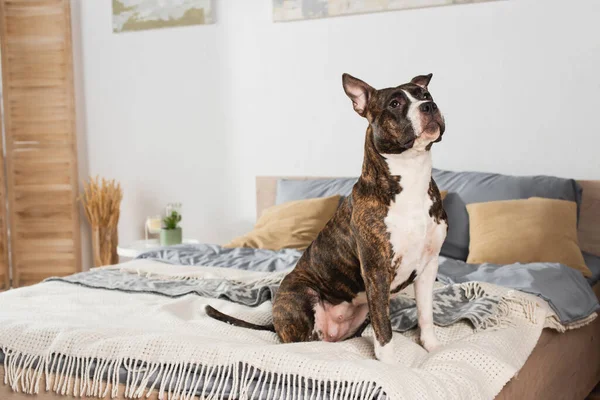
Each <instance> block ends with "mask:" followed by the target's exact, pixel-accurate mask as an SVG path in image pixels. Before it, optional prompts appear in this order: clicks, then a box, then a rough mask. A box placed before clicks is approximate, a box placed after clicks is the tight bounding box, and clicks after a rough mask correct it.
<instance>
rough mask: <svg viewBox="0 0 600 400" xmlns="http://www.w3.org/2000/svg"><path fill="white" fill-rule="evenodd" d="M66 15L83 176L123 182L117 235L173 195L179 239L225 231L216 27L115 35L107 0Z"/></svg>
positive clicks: (124, 238) (226, 116) (222, 72)
mask: <svg viewBox="0 0 600 400" xmlns="http://www.w3.org/2000/svg"><path fill="white" fill-rule="evenodd" d="M72 14H73V32H74V42H75V43H74V47H75V57H74V58H75V72H76V77H78V78H79V80H78V81H77V82H76V83H77V85H76V86H77V87H76V89H77V94H78V98H77V111H78V120H79V121H78V127H79V130H80V137H79V141H80V164H81V169H82V171H85V172H82V175H84V176H85V175H87V174H89V175H92V176H94V175H96V174H99V175H100V176H103V177H107V178H114V179H116V180H118V181H119V182H120V183H121V185H122V187H123V190H124V199H123V203H122V207H121V218H120V223H119V237H120V241H121V242H122V243H127V242H130V241H132V240H135V239H139V238H142V237H143V224H144V220H145V218H146V217H147V216H149V215H155V214H161V213H162V212H163V211H164V206H165V205H166V204H167V203H168V202H174V201H179V202H182V203H183V212H184V220H183V223H182V226H183V228H184V232H185V233H184V235H185V236H188V237H194V238H197V239H199V240H202V241H205V242H219V241H224V240H226V239H227V238H229V237H231V236H232V233H231V232H230V226H229V225H228V224H227V223H226V222H227V221H228V213H229V211H228V208H229V207H228V204H229V202H230V200H229V199H231V201H233V199H234V196H235V195H236V194H235V193H234V192H231V191H228V190H229V188H230V187H231V185H229V186H228V185H227V184H223V182H227V181H230V180H231V178H229V174H230V168H231V160H230V156H231V154H230V151H229V148H230V142H231V138H230V128H229V125H230V123H231V120H230V118H231V113H230V112H229V111H228V110H227V108H228V107H227V102H228V99H227V97H226V93H227V87H228V86H229V80H228V79H227V69H228V66H229V65H230V63H229V61H228V59H227V57H228V56H227V54H226V52H225V51H224V50H225V49H227V46H225V45H224V43H225V40H226V37H227V32H226V31H225V27H224V26H223V24H216V25H208V26H198V27H188V28H175V29H164V30H153V31H145V32H143V33H136V32H133V33H120V34H113V33H112V25H111V2H110V1H105V0H94V1H90V0H86V1H82V0H74V1H72ZM78 34H80V35H78ZM82 143H83V145H82ZM82 147H83V148H82ZM223 222H225V223H223ZM86 229H87V228H86ZM88 240H89V239H88ZM84 251H86V249H84ZM87 251H88V252H89V249H88V250H87ZM86 259H87V260H88V264H87V265H88V266H89V257H86Z"/></svg>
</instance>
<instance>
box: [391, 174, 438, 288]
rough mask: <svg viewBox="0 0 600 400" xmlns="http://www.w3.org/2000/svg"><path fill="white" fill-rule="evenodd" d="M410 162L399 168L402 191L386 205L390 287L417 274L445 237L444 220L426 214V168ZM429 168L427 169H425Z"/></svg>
mask: <svg viewBox="0 0 600 400" xmlns="http://www.w3.org/2000/svg"><path fill="white" fill-rule="evenodd" d="M422 167H423V166H421V165H415V166H414V167H413V168H411V165H408V167H405V168H403V169H402V170H401V171H399V172H402V173H403V175H401V181H400V183H401V186H402V191H401V192H400V193H398V194H397V195H396V196H395V197H394V199H393V200H392V202H391V203H390V205H389V208H388V213H387V215H386V217H385V220H384V222H385V225H386V228H387V231H388V233H389V235H390V244H391V246H392V250H393V258H392V265H391V267H392V268H393V269H394V271H393V273H394V278H393V281H392V284H391V286H390V288H391V290H392V291H393V290H394V289H395V288H396V287H398V286H399V285H401V284H403V283H404V282H406V281H407V280H408V279H409V277H410V275H411V274H413V271H414V273H415V275H413V277H414V276H417V277H418V276H419V275H420V273H421V272H422V271H423V269H425V267H426V266H427V264H428V263H429V262H430V261H431V260H432V258H434V257H435V256H437V255H438V254H439V251H440V248H441V246H442V243H443V242H444V239H445V237H446V230H447V229H446V228H447V227H446V223H445V222H444V221H440V222H439V223H438V222H436V220H435V219H434V218H433V217H432V216H430V209H431V206H432V205H433V199H432V198H431V196H430V194H429V184H430V180H431V173H430V172H429V171H430V169H428V168H427V165H425V168H422ZM428 170H429V171H428Z"/></svg>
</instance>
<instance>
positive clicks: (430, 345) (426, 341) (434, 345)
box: [421, 333, 442, 353]
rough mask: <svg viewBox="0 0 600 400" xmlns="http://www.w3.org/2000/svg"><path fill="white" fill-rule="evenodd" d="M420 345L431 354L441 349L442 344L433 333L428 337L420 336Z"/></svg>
mask: <svg viewBox="0 0 600 400" xmlns="http://www.w3.org/2000/svg"><path fill="white" fill-rule="evenodd" d="M421 344H422V345H423V347H424V348H425V350H427V351H428V352H430V353H431V352H432V351H434V350H436V349H439V348H440V347H442V344H441V343H440V341H439V340H438V338H437V337H436V336H435V333H431V334H429V335H421Z"/></svg>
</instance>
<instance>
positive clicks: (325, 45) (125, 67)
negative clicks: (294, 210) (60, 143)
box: [78, 0, 600, 242]
mask: <svg viewBox="0 0 600 400" xmlns="http://www.w3.org/2000/svg"><path fill="white" fill-rule="evenodd" d="M108 3H109V2H100V1H95V2H94V1H89V2H83V1H81V10H80V11H81V13H80V16H78V17H79V18H80V20H79V22H80V23H81V26H82V38H81V39H82V48H83V57H82V66H83V86H84V90H83V92H84V94H85V103H84V104H85V107H84V110H85V130H86V137H87V139H86V140H87V152H88V166H89V172H90V173H92V174H96V173H99V174H101V175H104V176H110V177H115V178H117V179H119V180H120V181H121V182H122V184H123V185H124V189H125V196H126V197H125V200H124V204H123V208H122V219H121V226H120V234H121V237H122V238H124V239H126V240H129V239H133V238H135V237H137V236H139V234H140V230H141V224H142V220H143V218H144V217H145V216H146V215H148V214H151V213H152V212H154V211H157V210H159V209H160V208H161V207H162V206H163V205H164V203H166V202H167V201H170V200H179V201H182V202H183V203H184V212H185V215H184V218H185V220H186V225H185V226H184V228H185V229H186V231H187V232H188V233H190V235H192V236H195V237H198V238H199V239H200V240H203V241H209V242H222V241H225V240H227V239H228V238H229V237H231V236H232V235H233V234H236V233H241V232H243V231H245V230H246V229H248V228H249V227H250V226H251V224H252V222H253V219H254V177H255V176H256V175H273V174H277V175H284V174H288V175H290V174H291V175H334V176H336V175H340V176H348V175H350V176H354V175H357V174H358V173H359V171H360V165H361V162H362V147H363V137H364V130H365V128H366V123H365V121H364V120H362V119H361V118H360V117H358V116H357V115H356V114H355V113H354V112H353V110H352V107H351V105H350V102H349V100H348V99H347V98H346V97H345V95H344V93H343V91H342V88H341V74H342V73H343V72H349V73H351V74H353V75H355V76H357V77H360V78H362V79H364V80H366V81H367V82H369V83H370V84H372V85H373V86H375V87H384V86H392V85H397V84H400V83H402V82H405V81H407V80H408V79H410V78H411V77H412V76H414V75H417V74H422V73H428V72H433V73H434V78H433V81H432V83H431V85H430V89H431V91H432V93H433V95H434V97H435V98H436V101H437V103H438V104H439V106H440V108H441V109H442V111H443V112H444V114H445V116H446V121H447V132H446V135H445V137H444V141H443V142H442V143H440V144H438V145H436V146H435V147H434V163H435V165H436V166H437V167H440V168H449V169H471V170H483V171H497V172H503V173H509V174H551V175H560V176H566V177H576V178H587V179H600V158H599V157H597V155H596V154H597V151H598V150H597V149H598V147H599V145H600V138H599V136H600V129H599V128H598V123H597V122H596V121H595V119H594V117H595V116H596V113H597V110H598V109H600V100H599V96H598V94H599V92H600V74H598V72H597V71H598V70H600V31H599V28H598V20H599V18H600V3H599V2H598V1H596V0H578V1H564V0H508V1H498V2H491V3H482V4H474V5H464V6H451V7H441V8H430V9H420V10H410V11H397V12H386V13H378V14H368V15H357V16H348V17H339V18H328V19H322V20H312V21H300V22H290V23H273V22H272V20H271V0H253V1H245V0H220V1H218V2H217V3H218V4H217V24H216V25H212V26H202V27H190V28H181V29H170V30H168V29H167V30H156V31H146V32H143V33H126V34H118V35H117V34H112V33H111V27H110V4H108ZM169 143H172V145H170V146H169ZM165 160H168V161H169V164H167V165H164V161H165Z"/></svg>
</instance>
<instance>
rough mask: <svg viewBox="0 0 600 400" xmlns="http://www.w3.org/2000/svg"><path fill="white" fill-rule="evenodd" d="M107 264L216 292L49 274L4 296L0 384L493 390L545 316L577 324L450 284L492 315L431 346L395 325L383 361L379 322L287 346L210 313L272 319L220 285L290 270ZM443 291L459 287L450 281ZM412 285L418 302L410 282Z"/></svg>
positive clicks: (516, 296) (238, 390) (267, 279)
mask: <svg viewBox="0 0 600 400" xmlns="http://www.w3.org/2000/svg"><path fill="white" fill-rule="evenodd" d="M102 270H106V271H112V272H117V273H118V274H122V275H123V277H124V280H127V279H131V278H132V277H141V278H143V279H144V280H145V281H146V282H145V285H146V286H147V287H151V288H152V287H153V286H155V287H158V286H161V283H164V282H167V281H180V282H185V283H186V284H189V283H190V282H192V283H193V282H197V283H198V284H200V283H201V282H204V283H206V282H211V281H212V282H213V288H215V287H216V289H214V290H213V291H212V292H206V291H202V290H199V291H186V292H185V293H183V294H180V295H174V296H170V295H165V294H164V293H158V292H159V290H154V289H153V290H154V291H153V290H142V291H137V292H136V291H131V290H120V289H119V288H116V287H107V288H100V286H101V285H99V286H97V287H94V286H93V285H86V284H74V283H77V282H64V281H47V282H44V283H41V284H38V285H34V286H30V287H27V288H22V289H18V290H11V291H9V292H6V293H3V294H1V295H0V346H1V348H2V350H3V353H4V366H5V372H6V375H5V377H4V382H5V384H9V385H10V386H11V387H12V389H13V390H15V391H20V392H25V393H38V392H40V391H43V390H46V391H54V392H56V393H62V394H65V395H75V396H83V397H98V396H112V397H114V396H116V395H117V389H118V385H119V384H124V385H126V391H125V394H126V396H128V397H131V398H138V397H140V396H144V395H147V394H149V393H153V392H154V391H159V392H160V393H161V394H163V395H164V398H168V399H180V398H186V399H187V398H193V397H194V396H197V397H198V398H211V399H217V398H240V399H249V398H261V399H262V398H286V399H310V398H339V399H358V398H365V399H366V398H389V399H417V400H418V399H461V398H468V399H491V398H493V397H494V396H495V395H496V394H498V393H499V392H500V390H501V389H502V387H503V386H504V385H505V384H506V382H508V381H509V380H510V379H511V377H513V376H514V375H515V374H516V372H517V371H518V370H519V369H520V368H521V367H522V365H523V364H524V362H525V360H526V359H527V357H528V356H529V354H530V353H531V351H532V350H533V348H534V347H535V344H536V342H537V340H538V338H539V336H540V334H541V331H542V329H543V328H544V326H550V327H553V328H555V329H560V330H564V329H567V328H569V327H564V326H561V325H560V324H559V323H558V322H557V319H556V317H555V315H553V312H552V310H551V309H550V308H549V307H548V306H547V305H546V304H544V302H543V301H540V299H539V298H536V297H533V296H531V295H527V294H523V293H521V292H518V291H514V290H508V289H504V288H501V287H498V286H494V285H489V284H483V283H476V282H469V283H465V284H460V285H453V286H457V287H459V288H460V290H461V291H462V294H463V296H462V297H463V298H464V299H465V301H466V302H477V301H478V300H481V299H485V300H486V301H487V302H486V303H485V304H486V306H485V307H482V309H488V310H491V312H487V313H485V312H482V313H479V312H477V311H473V310H474V308H472V307H466V308H467V309H470V310H471V314H473V315H477V316H476V317H471V318H469V317H468V316H465V317H464V318H458V319H457V320H456V321H454V322H453V323H451V324H450V325H447V326H445V327H442V326H437V327H436V332H437V335H438V337H439V339H440V341H441V342H442V344H443V345H444V346H443V347H442V348H440V349H439V350H436V351H435V352H433V353H427V352H426V351H425V350H424V349H423V348H422V347H421V346H420V345H419V344H418V343H417V338H418V328H417V329H409V330H408V331H406V332H404V333H394V341H395V347H394V349H395V354H396V358H397V361H398V363H397V364H396V365H387V364H383V363H381V362H379V361H377V360H375V358H374V354H373V332H372V330H371V329H370V328H367V330H366V331H365V332H364V334H363V337H360V338H354V339H351V340H347V341H344V342H341V343H324V342H309V343H295V344H285V345H284V344H281V343H279V342H278V339H277V337H276V335H275V334H274V333H270V332H264V331H253V330H248V329H242V328H238V327H234V326H231V325H228V324H224V323H222V322H219V321H216V320H213V319H211V318H209V317H207V316H206V315H205V313H204V307H205V305H207V304H210V305H212V306H213V307H215V308H217V309H219V310H221V311H222V312H225V313H227V314H231V315H234V316H236V317H239V318H243V319H246V320H248V321H251V322H254V323H259V324H266V323H269V322H270V318H271V314H270V310H271V302H270V301H269V300H264V301H258V302H255V303H254V304H251V305H252V306H253V307H251V306H249V305H246V304H245V302H244V301H235V299H231V298H228V297H227V296H225V297H223V296H220V295H219V296H220V297H221V298H215V297H214V296H215V293H217V292H219V293H221V292H220V291H219V288H218V287H219V285H225V286H229V287H241V288H242V289H244V290H248V291H252V290H258V291H259V292H260V291H261V290H262V289H261V288H265V287H271V286H276V285H277V284H278V283H279V282H280V280H281V279H282V277H283V276H284V275H285V272H283V273H258V272H249V271H240V270H234V269H225V268H212V267H190V266H185V267H182V266H173V265H167V264H162V263H159V262H155V261H150V260H136V261H133V262H129V263H125V264H121V265H119V266H115V267H110V268H104V269H102ZM204 283H203V284H200V285H201V286H202V285H204ZM214 283H218V284H217V285H214ZM442 289H443V288H441V287H438V288H437V290H442ZM203 290H204V289H203ZM227 290H229V289H225V292H227ZM440 293H445V292H443V290H442V291H441V292H440ZM448 293H451V295H449V296H450V297H453V298H456V292H455V291H454V290H453V291H451V292H448ZM403 295H404V296H405V298H406V299H407V301H408V302H409V303H410V301H409V300H410V299H411V293H410V290H409V291H406V292H404V293H403ZM438 297H439V296H438ZM230 300H234V301H230ZM438 300H439V301H441V302H443V301H445V300H443V299H442V298H441V297H439V298H438ZM446 300H447V299H446ZM407 304H408V303H407ZM482 304H483V303H482ZM494 304H495V305H494ZM488 306H489V307H488ZM405 308H406V309H407V310H408V311H407V313H406V315H405V316H404V317H402V318H407V319H408V320H410V316H409V315H408V314H410V306H407V307H405ZM476 308H477V307H475V309H476ZM397 314H398V315H402V313H401V312H399V311H398V313H397ZM467 314H468V313H466V314H465V315H467ZM593 317H594V316H590V318H589V319H588V320H591V319H593ZM588 320H586V321H580V322H579V325H581V324H584V323H587V322H589V321H588ZM409 325H410V323H409ZM92 370H93V371H94V373H93V374H91V373H90V372H91V371H92ZM123 370H126V371H127V373H126V374H125V376H123V374H122V373H121V372H122V371H123ZM42 377H43V378H44V382H45V387H41V385H40V382H41V380H42Z"/></svg>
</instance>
